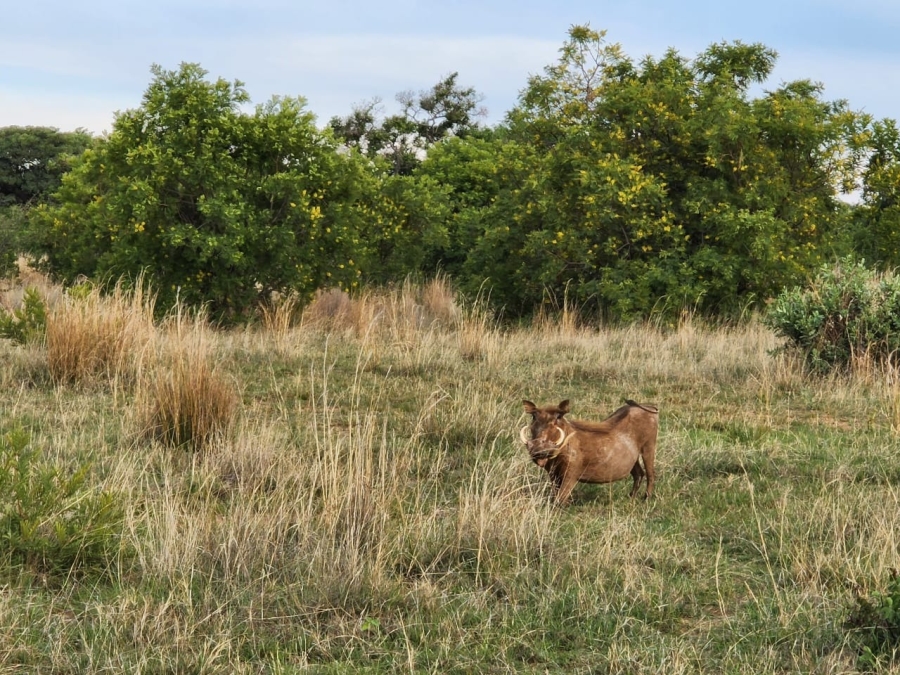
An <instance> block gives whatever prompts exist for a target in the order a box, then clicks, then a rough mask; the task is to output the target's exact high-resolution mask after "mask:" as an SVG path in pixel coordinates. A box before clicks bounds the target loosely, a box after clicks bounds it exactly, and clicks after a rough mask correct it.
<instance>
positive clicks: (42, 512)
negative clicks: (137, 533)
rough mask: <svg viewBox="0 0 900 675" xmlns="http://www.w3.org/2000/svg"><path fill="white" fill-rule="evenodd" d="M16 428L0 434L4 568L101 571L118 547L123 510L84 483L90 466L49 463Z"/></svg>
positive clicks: (38, 571) (58, 572)
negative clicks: (70, 466) (71, 467)
mask: <svg viewBox="0 0 900 675" xmlns="http://www.w3.org/2000/svg"><path fill="white" fill-rule="evenodd" d="M41 455H42V453H41V452H40V451H39V450H38V449H36V448H34V447H32V446H31V439H30V438H29V436H28V434H27V433H25V432H24V431H22V430H20V429H17V430H13V431H8V432H6V433H5V434H3V435H0V550H2V552H3V553H2V560H3V563H4V565H3V566H4V567H5V568H6V570H7V571H15V570H22V569H25V570H27V571H29V572H32V573H34V574H39V575H47V576H50V577H54V576H59V577H65V576H69V575H71V574H86V573H88V572H92V571H93V572H99V573H103V572H105V571H107V570H108V569H109V565H110V562H111V561H112V559H113V558H114V557H115V556H116V554H117V553H118V552H119V550H120V545H121V535H122V530H123V522H124V509H123V508H122V506H121V504H120V503H119V501H118V500H117V499H116V497H115V495H113V494H110V493H107V492H98V491H96V490H93V489H91V488H90V487H88V486H87V485H86V480H87V477H88V472H89V469H90V465H89V464H87V463H83V464H81V465H80V466H78V467H77V468H76V469H75V471H69V470H68V469H67V468H63V467H61V466H58V465H55V464H51V463H50V462H48V461H46V460H45V459H43V458H42V456H41Z"/></svg>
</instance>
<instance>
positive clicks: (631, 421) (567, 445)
mask: <svg viewBox="0 0 900 675" xmlns="http://www.w3.org/2000/svg"><path fill="white" fill-rule="evenodd" d="M523 403H524V405H525V412H526V413H528V414H529V415H531V418H532V422H531V425H530V427H525V428H524V429H522V440H523V441H525V444H526V447H527V448H528V453H529V454H530V455H531V459H532V461H534V463H535V464H537V465H538V466H540V467H543V468H544V469H545V470H546V471H547V473H548V474H549V475H550V478H551V480H552V481H553V484H554V487H555V490H556V501H557V503H559V504H564V503H566V502H567V501H568V500H569V498H570V496H571V494H572V490H573V489H574V487H575V484H576V483H578V482H582V483H611V482H613V481H617V480H622V479H623V478H627V477H628V476H629V475H630V476H631V477H632V479H633V480H634V485H633V487H632V489H631V496H632V497H634V496H635V495H636V494H637V491H638V487H639V486H640V484H641V481H642V480H643V478H644V476H645V475H646V477H647V491H646V493H645V495H644V498H645V499H646V498H647V497H649V496H650V495H652V494H653V484H654V482H655V480H656V472H655V470H654V460H655V459H656V438H657V433H658V430H659V410H658V409H657V408H655V407H653V406H648V405H641V404H639V403H635V402H634V401H630V400H626V401H625V405H624V406H622V407H621V408H619V409H618V410H616V411H615V412H614V413H613V414H612V415H610V416H609V417H607V418H606V419H605V420H603V421H602V422H582V421H578V420H568V419H566V418H565V415H566V414H567V413H568V412H569V401H568V400H566V401H562V402H561V403H560V404H559V405H558V406H547V407H545V408H538V407H537V406H536V405H535V404H534V403H532V402H531V401H523ZM529 434H530V438H526V436H528V435H529ZM642 462H643V466H642Z"/></svg>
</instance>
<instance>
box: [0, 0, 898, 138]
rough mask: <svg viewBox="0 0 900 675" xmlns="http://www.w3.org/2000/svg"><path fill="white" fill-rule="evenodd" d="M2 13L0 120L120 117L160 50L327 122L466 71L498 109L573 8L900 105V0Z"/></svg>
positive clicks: (55, 5) (280, 3)
mask: <svg viewBox="0 0 900 675" xmlns="http://www.w3.org/2000/svg"><path fill="white" fill-rule="evenodd" d="M9 5H10V6H8V7H4V9H3V12H2V22H0V126H7V125H29V124H34V125H47V126H55V127H58V128H60V129H62V130H71V129H74V128H77V127H82V128H86V129H88V130H89V131H92V132H95V133H99V132H102V131H104V130H109V129H110V128H111V126H112V122H113V114H114V112H115V111H117V110H125V109H128V108H134V107H137V106H139V105H140V102H141V95H142V94H143V92H144V90H145V89H146V87H147V84H148V83H149V81H150V77H151V75H150V65H151V64H153V63H158V64H160V65H161V66H163V67H164V68H176V67H177V66H178V64H179V63H180V62H182V61H193V62H197V63H200V64H201V65H202V66H203V68H205V69H206V70H208V71H209V73H210V77H224V78H225V79H228V80H235V79H238V80H241V81H243V82H244V83H245V85H246V88H247V90H248V92H249V93H250V95H251V97H252V98H253V101H254V102H255V103H262V102H264V101H266V100H267V99H269V98H270V97H271V96H272V95H276V94H277V95H288V96H303V97H304V98H306V99H307V102H308V107H309V109H310V110H311V111H312V112H313V113H315V114H316V116H317V117H318V120H319V122H320V124H325V123H326V122H327V120H328V119H329V118H330V117H331V116H332V115H344V114H347V113H349V112H350V110H351V108H352V106H353V105H354V104H355V103H361V102H364V101H368V100H371V99H372V98H374V97H380V98H381V99H383V100H384V103H385V108H386V109H387V110H388V111H390V110H391V108H392V105H393V102H394V96H395V95H396V94H397V93H398V92H400V91H404V90H414V91H419V90H423V89H427V88H429V87H430V86H431V85H433V84H435V83H436V82H437V81H438V80H439V79H440V78H441V77H443V76H445V75H447V74H449V73H451V72H454V71H458V72H459V82H460V84H462V85H464V86H472V87H475V88H476V89H477V90H478V91H479V92H481V93H482V94H483V95H484V101H483V105H484V106H485V107H486V108H487V110H488V114H489V116H488V118H487V121H488V122H491V123H493V122H497V121H499V120H500V119H502V117H503V115H504V113H505V112H506V111H507V110H509V109H510V108H511V107H512V106H513V105H515V103H516V99H517V96H518V93H519V91H520V90H521V89H522V88H523V87H524V86H525V84H526V81H527V78H528V75H529V74H531V73H537V72H540V71H541V70H542V69H543V68H544V66H546V65H548V64H550V63H553V62H554V61H555V60H556V58H557V52H558V49H559V47H560V46H561V45H562V43H563V42H564V40H565V39H566V33H567V30H568V28H569V26H571V25H572V24H576V23H578V24H581V23H589V24H590V25H591V27H592V28H595V29H605V30H606V31H607V39H608V40H609V41H610V42H618V43H620V44H621V45H622V48H623V49H624V51H625V53H626V54H628V55H629V56H631V57H633V58H635V59H638V58H640V57H641V56H644V55H646V54H653V55H656V56H659V55H661V54H662V53H663V52H664V51H665V50H666V49H667V48H668V47H674V48H675V49H676V50H678V52H680V53H681V54H682V55H683V56H686V57H691V58H692V57H694V56H695V55H696V54H697V53H699V52H700V51H702V50H703V49H704V48H705V47H707V46H708V45H710V44H711V43H714V42H721V41H722V40H729V41H730V40H742V41H744V42H762V43H763V44H765V45H766V46H767V47H770V48H772V49H775V50H776V51H777V52H778V54H779V58H778V64H777V66H776V69H775V72H774V74H773V76H772V78H771V79H770V80H769V82H768V83H767V84H766V88H770V89H771V88H775V87H777V86H778V85H779V84H780V83H781V82H783V81H788V80H794V79H799V78H808V79H812V80H815V81H818V82H821V83H822V84H823V85H824V86H825V94H824V95H825V97H826V98H827V99H838V98H844V99H847V100H848V101H849V103H850V106H851V107H852V108H853V109H856V110H864V111H866V112H868V113H870V114H872V115H874V116H875V117H892V118H894V119H897V118H900V39H898V37H897V36H898V35H900V2H898V1H897V0H855V2H847V1H846V0H845V1H843V2H840V1H837V0H819V1H817V2H813V1H811V0H781V1H780V2H777V1H773V0H757V1H756V2H740V3H737V2H728V1H726V0H681V2H677V3H676V2H671V0H615V1H609V0H594V1H593V2H587V1H582V0H556V1H553V2H551V1H549V0H544V1H542V2H536V1H534V0H507V1H503V2H497V1H491V0H481V1H475V0H472V1H470V0H461V1H455V0H445V1H444V2H425V1H420V0H380V1H379V2H360V1H359V0H319V1H316V2H307V1H303V0H300V1H296V2H291V1H290V0H152V1H150V2H146V1H145V2H141V3H137V2H132V1H131V0H84V1H83V2H72V1H71V0H31V1H30V2H17V3H9Z"/></svg>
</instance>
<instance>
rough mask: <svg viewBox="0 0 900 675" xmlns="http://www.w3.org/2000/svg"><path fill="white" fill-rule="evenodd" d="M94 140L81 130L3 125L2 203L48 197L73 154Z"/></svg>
mask: <svg viewBox="0 0 900 675" xmlns="http://www.w3.org/2000/svg"><path fill="white" fill-rule="evenodd" d="M93 140H94V139H93V137H92V136H91V135H90V134H88V133H87V132H86V131H82V130H78V131H73V132H61V131H59V130H57V129H54V128H52V127H3V128H0V207H2V206H9V205H11V204H18V205H20V206H24V205H27V204H31V203H34V202H35V201H37V200H39V199H43V198H45V197H46V196H47V195H49V194H50V193H51V192H53V191H54V190H56V189H57V188H58V187H59V184H60V179H61V177H62V175H63V174H64V173H65V172H66V171H68V169H69V161H70V159H71V157H73V156H76V155H79V154H81V153H82V152H84V150H86V149H87V148H88V147H89V146H90V145H91V143H93Z"/></svg>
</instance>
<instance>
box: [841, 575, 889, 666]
mask: <svg viewBox="0 0 900 675" xmlns="http://www.w3.org/2000/svg"><path fill="white" fill-rule="evenodd" d="M844 627H845V628H847V629H849V630H850V631H851V634H852V641H853V643H854V646H855V647H856V649H857V650H858V653H859V662H858V665H859V667H860V668H861V669H862V670H875V669H876V668H878V667H879V666H881V665H884V663H885V662H886V661H887V662H890V663H893V662H894V661H895V660H896V657H897V654H898V650H900V575H898V574H897V572H896V571H893V572H891V575H890V578H889V579H888V583H887V587H886V588H885V590H884V592H882V593H873V594H872V595H871V596H869V597H859V598H857V599H856V606H855V607H854V608H853V610H852V611H851V613H850V616H849V617H848V619H847V621H846V622H845V624H844Z"/></svg>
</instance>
